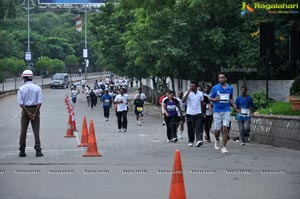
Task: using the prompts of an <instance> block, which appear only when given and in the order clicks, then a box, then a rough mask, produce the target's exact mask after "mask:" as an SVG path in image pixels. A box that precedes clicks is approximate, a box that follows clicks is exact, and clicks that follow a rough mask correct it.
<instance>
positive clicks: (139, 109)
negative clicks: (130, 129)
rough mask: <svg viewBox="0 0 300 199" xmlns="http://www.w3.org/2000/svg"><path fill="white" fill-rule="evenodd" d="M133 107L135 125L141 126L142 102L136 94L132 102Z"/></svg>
mask: <svg viewBox="0 0 300 199" xmlns="http://www.w3.org/2000/svg"><path fill="white" fill-rule="evenodd" d="M133 105H135V108H134V112H135V115H136V121H137V125H139V126H142V121H143V116H144V115H143V109H144V100H142V99H141V95H140V94H137V96H136V99H135V100H134V102H133Z"/></svg>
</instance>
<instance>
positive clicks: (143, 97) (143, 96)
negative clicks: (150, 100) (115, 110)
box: [134, 93, 147, 100]
mask: <svg viewBox="0 0 300 199" xmlns="http://www.w3.org/2000/svg"><path fill="white" fill-rule="evenodd" d="M138 95H139V93H137V94H135V96H134V99H136V98H137V96H138ZM140 95H141V100H145V99H146V98H147V97H146V95H145V93H141V94H140Z"/></svg>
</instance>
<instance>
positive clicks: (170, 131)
mask: <svg viewBox="0 0 300 199" xmlns="http://www.w3.org/2000/svg"><path fill="white" fill-rule="evenodd" d="M165 120H166V126H167V137H168V140H171V139H172V138H177V127H178V116H177V115H174V116H169V117H165Z"/></svg>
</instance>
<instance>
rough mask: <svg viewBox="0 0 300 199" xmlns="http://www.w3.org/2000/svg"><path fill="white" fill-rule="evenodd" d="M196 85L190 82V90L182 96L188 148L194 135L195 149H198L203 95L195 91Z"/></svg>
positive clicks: (201, 128) (200, 142)
mask: <svg viewBox="0 0 300 199" xmlns="http://www.w3.org/2000/svg"><path fill="white" fill-rule="evenodd" d="M197 86H198V83H197V82H195V81H191V83H190V88H189V89H188V91H187V92H186V93H185V94H184V97H183V100H182V102H183V103H186V106H187V110H186V121H187V130H188V137H189V141H188V142H189V144H188V146H190V147H191V146H193V143H194V141H195V135H196V147H200V146H201V145H202V144H203V141H202V134H203V116H202V113H204V111H203V110H202V109H203V107H204V95H203V93H202V92H201V91H199V90H197ZM204 114H205V113H204Z"/></svg>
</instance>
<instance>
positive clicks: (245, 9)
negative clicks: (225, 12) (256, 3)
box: [241, 2, 254, 16]
mask: <svg viewBox="0 0 300 199" xmlns="http://www.w3.org/2000/svg"><path fill="white" fill-rule="evenodd" d="M249 12H254V8H252V7H251V6H250V5H249V4H247V3H246V2H242V8H241V16H244V15H245V14H247V13H249Z"/></svg>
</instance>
